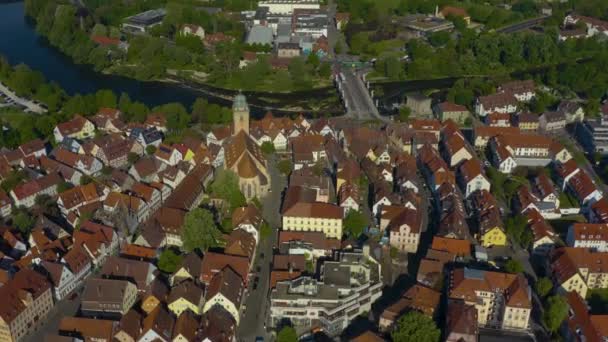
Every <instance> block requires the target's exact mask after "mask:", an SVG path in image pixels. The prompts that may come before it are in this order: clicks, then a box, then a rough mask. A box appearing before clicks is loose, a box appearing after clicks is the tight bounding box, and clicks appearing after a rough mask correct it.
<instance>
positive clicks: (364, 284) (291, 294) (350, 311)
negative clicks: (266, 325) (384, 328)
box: [270, 252, 382, 336]
mask: <svg viewBox="0 0 608 342" xmlns="http://www.w3.org/2000/svg"><path fill="white" fill-rule="evenodd" d="M320 274H321V275H320V278H319V279H316V278H313V277H310V276H300V277H298V278H296V279H293V280H286V281H279V282H278V283H277V285H276V287H275V288H274V289H272V291H271V293H270V325H271V326H272V327H277V326H278V325H280V324H281V323H282V322H285V320H288V321H290V322H291V323H292V324H293V325H294V327H296V329H301V330H310V329H312V328H313V327H316V328H320V329H323V331H324V332H325V333H326V334H328V335H329V336H336V335H339V334H340V333H341V332H342V331H343V330H344V329H345V328H346V327H347V326H348V325H349V324H350V322H352V321H353V320H354V319H355V318H356V317H357V316H358V315H361V314H363V313H364V312H369V311H370V310H371V305H372V304H373V303H374V302H375V301H376V300H377V299H378V298H380V295H381V292H382V278H381V273H380V265H379V264H377V263H376V262H375V260H373V259H371V258H370V257H368V256H366V255H364V254H363V253H361V252H352V253H347V252H345V253H341V254H339V255H338V256H337V257H336V259H335V261H326V262H324V263H323V265H322V266H321V273H320Z"/></svg>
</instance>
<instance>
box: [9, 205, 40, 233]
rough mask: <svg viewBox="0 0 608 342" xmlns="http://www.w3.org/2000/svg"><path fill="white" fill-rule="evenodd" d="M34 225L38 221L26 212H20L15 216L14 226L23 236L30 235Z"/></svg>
mask: <svg viewBox="0 0 608 342" xmlns="http://www.w3.org/2000/svg"><path fill="white" fill-rule="evenodd" d="M34 223H36V219H35V218H34V217H33V216H32V215H31V214H30V213H28V212H27V211H26V210H18V211H17V213H16V214H13V225H14V226H15V227H17V229H19V231H20V232H21V233H23V234H26V235H27V234H29V232H30V230H31V229H32V228H33V227H34Z"/></svg>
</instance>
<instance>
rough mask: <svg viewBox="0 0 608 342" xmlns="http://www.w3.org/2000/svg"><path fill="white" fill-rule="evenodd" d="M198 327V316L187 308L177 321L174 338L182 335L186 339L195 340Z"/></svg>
mask: <svg viewBox="0 0 608 342" xmlns="http://www.w3.org/2000/svg"><path fill="white" fill-rule="evenodd" d="M197 329H198V318H197V317H196V316H195V315H194V314H193V313H192V312H191V311H190V310H186V311H184V312H182V314H181V315H179V317H177V320H176V321H175V326H174V328H173V338H174V339H175V338H176V337H178V336H182V337H183V338H184V339H186V341H195V338H196V330H197Z"/></svg>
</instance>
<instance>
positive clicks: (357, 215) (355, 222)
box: [344, 210, 368, 238]
mask: <svg viewBox="0 0 608 342" xmlns="http://www.w3.org/2000/svg"><path fill="white" fill-rule="evenodd" d="M367 224H368V220H367V217H366V216H365V214H363V213H362V212H360V211H355V210H349V211H348V214H347V215H346V217H345V218H344V229H345V230H346V232H348V234H349V235H350V236H352V237H355V238H357V237H359V235H361V234H362V233H363V229H365V227H367Z"/></svg>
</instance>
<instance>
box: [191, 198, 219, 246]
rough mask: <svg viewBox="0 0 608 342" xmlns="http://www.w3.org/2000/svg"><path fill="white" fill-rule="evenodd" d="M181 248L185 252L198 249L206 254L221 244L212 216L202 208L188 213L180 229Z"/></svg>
mask: <svg viewBox="0 0 608 342" xmlns="http://www.w3.org/2000/svg"><path fill="white" fill-rule="evenodd" d="M182 241H183V246H182V248H183V249H184V250H185V251H186V252H192V251H193V250H195V249H199V250H201V251H203V252H206V251H207V250H208V249H209V248H211V247H217V246H220V245H221V244H222V233H221V232H220V231H219V229H217V227H216V225H215V220H214V218H213V214H212V213H211V212H210V211H209V210H207V209H203V208H195V209H194V210H192V211H190V212H188V213H187V214H186V217H185V219H184V226H183V228H182Z"/></svg>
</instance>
